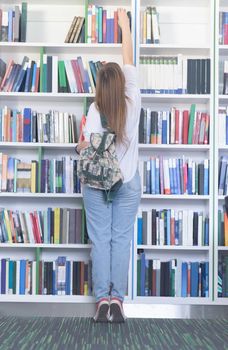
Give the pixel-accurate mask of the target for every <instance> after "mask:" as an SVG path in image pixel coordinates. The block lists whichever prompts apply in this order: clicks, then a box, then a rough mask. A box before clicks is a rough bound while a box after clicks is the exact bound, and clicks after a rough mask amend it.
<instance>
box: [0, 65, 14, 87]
mask: <svg viewBox="0 0 228 350" xmlns="http://www.w3.org/2000/svg"><path fill="white" fill-rule="evenodd" d="M13 65H14V61H13V60H10V61H9V63H8V66H7V68H6V73H5V75H4V78H3V79H2V83H1V86H0V90H2V89H3V87H4V85H5V82H6V79H7V78H8V77H9V75H10V73H11V70H12V68H13Z"/></svg>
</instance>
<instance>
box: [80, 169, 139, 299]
mask: <svg viewBox="0 0 228 350" xmlns="http://www.w3.org/2000/svg"><path fill="white" fill-rule="evenodd" d="M140 197H141V183H140V176H139V172H138V171H136V173H135V175H134V177H133V178H132V180H130V181H129V182H126V183H123V185H122V186H121V187H120V189H119V190H118V192H117V193H116V195H115V197H114V199H113V202H111V203H107V202H106V201H105V199H104V195H103V191H101V190H97V189H94V188H91V187H89V186H87V185H84V186H83V198H84V205H85V211H86V223H87V230H88V235H89V238H90V240H91V241H92V249H91V258H92V279H93V290H94V294H95V298H96V302H97V301H99V300H100V299H101V298H108V297H109V291H110V286H112V287H111V296H113V297H117V298H119V299H120V300H121V301H123V300H124V295H125V293H126V289H127V278H128V268H129V259H130V243H131V240H132V238H133V234H134V222H135V216H136V214H137V210H138V206H139V203H140Z"/></svg>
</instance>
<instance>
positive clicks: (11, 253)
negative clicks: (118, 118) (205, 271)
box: [0, 0, 228, 305]
mask: <svg viewBox="0 0 228 350" xmlns="http://www.w3.org/2000/svg"><path fill="white" fill-rule="evenodd" d="M220 1H221V3H220V6H225V5H226V6H227V7H226V9H227V11H228V5H227V4H225V3H226V1H225V0H223V1H222V0H220ZM9 3H10V4H9ZM20 3H21V2H19V1H18V0H15V1H14V0H12V1H10V2H7V1H6V0H0V6H1V7H2V6H7V7H8V6H9V5H10V6H12V5H15V4H20ZM27 3H28V24H27V42H26V43H0V57H1V58H3V59H4V61H7V60H8V59H9V58H11V57H13V58H14V60H15V61H16V62H21V61H22V59H23V57H24V56H25V55H27V56H29V57H30V58H33V59H38V58H39V54H40V48H41V47H44V48H45V51H46V53H47V54H49V55H54V54H55V55H57V56H59V57H60V58H62V59H64V58H66V57H67V58H75V57H77V56H79V55H81V56H82V57H85V58H86V59H88V60H89V59H93V60H100V59H101V58H102V60H107V61H115V62H118V63H120V64H122V58H121V44H115V45H114V44H65V43H64V39H65V36H66V34H67V31H68V29H69V27H70V24H71V21H72V19H73V16H74V15H84V1H83V0H65V1H64V3H63V2H62V1H61V0H46V1H45V0H27ZM93 3H95V4H99V5H101V6H109V7H110V6H113V2H112V1H110V0H99V1H98V0H95V1H93ZM215 5H216V6H215ZM120 6H121V7H122V6H124V7H125V8H127V9H128V10H131V13H132V37H133V41H134V45H133V46H134V57H135V63H136V65H137V67H138V66H139V57H140V55H142V54H143V55H150V54H158V55H169V54H170V55H171V54H178V53H181V54H183V55H186V56H192V57H193V58H195V57H199V58H204V57H210V59H211V93H210V95H190V94H188V95H173V94H169V95H168V94H166V95H151V94H142V106H143V107H144V106H145V107H153V108H154V110H159V109H162V108H164V109H165V108H170V107H172V106H175V107H177V108H179V109H181V110H182V109H186V108H188V109H189V108H190V105H191V103H196V106H197V110H199V111H207V112H208V113H209V114H210V144H209V145H144V144H140V145H139V157H140V159H141V160H143V159H147V158H148V157H149V156H150V155H152V154H153V155H160V154H165V155H167V157H169V155H170V156H175V157H176V156H182V155H183V154H184V155H185V156H186V157H192V158H194V159H195V160H202V159H204V158H209V159H210V174H209V178H210V184H209V191H210V192H209V193H210V195H209V196H186V195H156V196H155V195H147V194H144V195H142V200H141V204H140V207H141V209H145V210H147V209H151V208H156V209H162V208H174V209H180V208H184V209H191V210H194V209H197V211H203V212H205V213H208V214H209V218H210V225H209V246H203V247H196V246H193V247H189V246H188V247H187V246H145V245H144V246H137V233H136V231H135V234H134V240H133V244H132V249H131V260H130V267H129V279H128V296H127V297H126V299H125V300H126V302H128V303H136V304H138V303H150V304H153V303H156V304H160V303H162V304H163V303H168V304H202V305H203V304H213V303H227V300H221V298H220V300H218V298H217V262H218V251H219V250H218V246H217V209H218V206H219V204H220V202H221V200H222V198H220V197H218V195H217V182H218V181H217V179H218V171H217V170H218V169H217V162H218V154H219V152H220V150H219V149H218V147H217V144H218V142H217V141H218V135H217V133H216V132H214V130H216V127H217V119H216V116H217V110H218V104H219V103H223V104H225V105H226V103H227V102H228V97H227V96H221V95H219V91H218V69H215V70H214V67H216V68H218V59H219V57H220V56H221V55H223V56H224V55H226V54H227V53H228V48H227V47H222V48H221V47H219V46H218V41H217V40H216V38H218V11H219V1H218V0H172V1H170V0H154V1H149V0H123V1H121V0H117V1H115V4H114V7H115V8H117V7H120ZM146 6H156V7H157V10H158V12H159V14H160V29H161V43H160V44H151V45H148V44H141V43H140V37H139V35H140V16H139V11H140V9H143V8H145V7H146ZM214 28H215V29H214ZM214 35H215V41H214ZM214 74H215V76H214ZM93 96H94V95H93V94H62V93H58V94H54V93H5V92H0V106H3V105H7V106H9V107H12V108H13V107H16V108H24V107H31V108H32V109H34V110H37V111H41V112H46V111H48V110H49V109H56V110H59V111H68V112H71V113H74V114H75V115H76V117H77V122H79V120H80V119H81V116H82V113H83V104H84V100H85V98H86V97H93ZM214 117H215V118H214ZM74 146H75V145H73V144H42V143H35V144H31V143H6V142H5V143H0V152H4V153H7V154H9V155H13V156H18V157H20V158H23V159H25V160H26V159H29V160H30V159H37V157H38V150H39V149H42V150H43V152H44V156H45V157H50V158H51V157H54V155H57V154H59V153H60V150H61V155H65V154H71V155H73V154H74ZM223 152H225V150H223ZM81 205H82V196H81V194H70V195H69V194H42V193H41V194H20V193H15V194H13V193H0V207H5V208H8V209H18V208H20V209H26V208H28V207H29V208H30V209H38V208H45V207H47V206H49V207H71V208H78V207H81ZM37 248H41V259H42V258H44V259H53V258H56V257H57V256H59V255H66V256H67V257H69V258H70V259H76V260H81V259H82V260H88V259H89V253H90V246H89V245H77V244H75V245H55V244H52V245H47V244H39V245H38V244H33V245H32V244H23V245H21V244H0V259H1V258H2V257H6V256H8V257H11V258H14V259H20V258H21V257H25V256H26V257H27V258H29V259H35V253H36V249H37ZM138 249H144V251H145V253H146V256H147V257H149V258H159V259H160V260H161V261H165V260H169V259H171V258H176V259H177V260H178V261H181V260H185V261H191V260H192V261H201V260H208V261H209V297H208V298H200V297H199V298H181V297H138V296H137V250H138ZM220 250H222V249H220ZM223 250H225V248H224V249H223ZM0 301H3V302H9V301H12V302H47V303H49V302H66V303H68V302H76V303H77V302H79V303H84V302H85V303H86V302H91V301H94V298H93V297H85V296H50V295H48V296H44V295H32V296H18V295H0Z"/></svg>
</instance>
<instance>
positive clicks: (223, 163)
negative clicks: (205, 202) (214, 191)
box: [218, 156, 228, 195]
mask: <svg viewBox="0 0 228 350" xmlns="http://www.w3.org/2000/svg"><path fill="white" fill-rule="evenodd" d="M227 160H228V158H227V157H226V156H222V157H221V160H220V163H219V168H220V169H219V193H218V194H219V195H223V194H224V188H225V178H226V167H227Z"/></svg>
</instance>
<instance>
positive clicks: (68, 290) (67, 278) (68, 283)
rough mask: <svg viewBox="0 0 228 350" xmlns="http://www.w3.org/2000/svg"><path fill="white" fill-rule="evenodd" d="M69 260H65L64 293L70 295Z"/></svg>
mask: <svg viewBox="0 0 228 350" xmlns="http://www.w3.org/2000/svg"><path fill="white" fill-rule="evenodd" d="M70 272H71V271H70V261H69V260H67V261H66V295H70V282H71V281H70V279H71V278H70V276H71V273H70Z"/></svg>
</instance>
